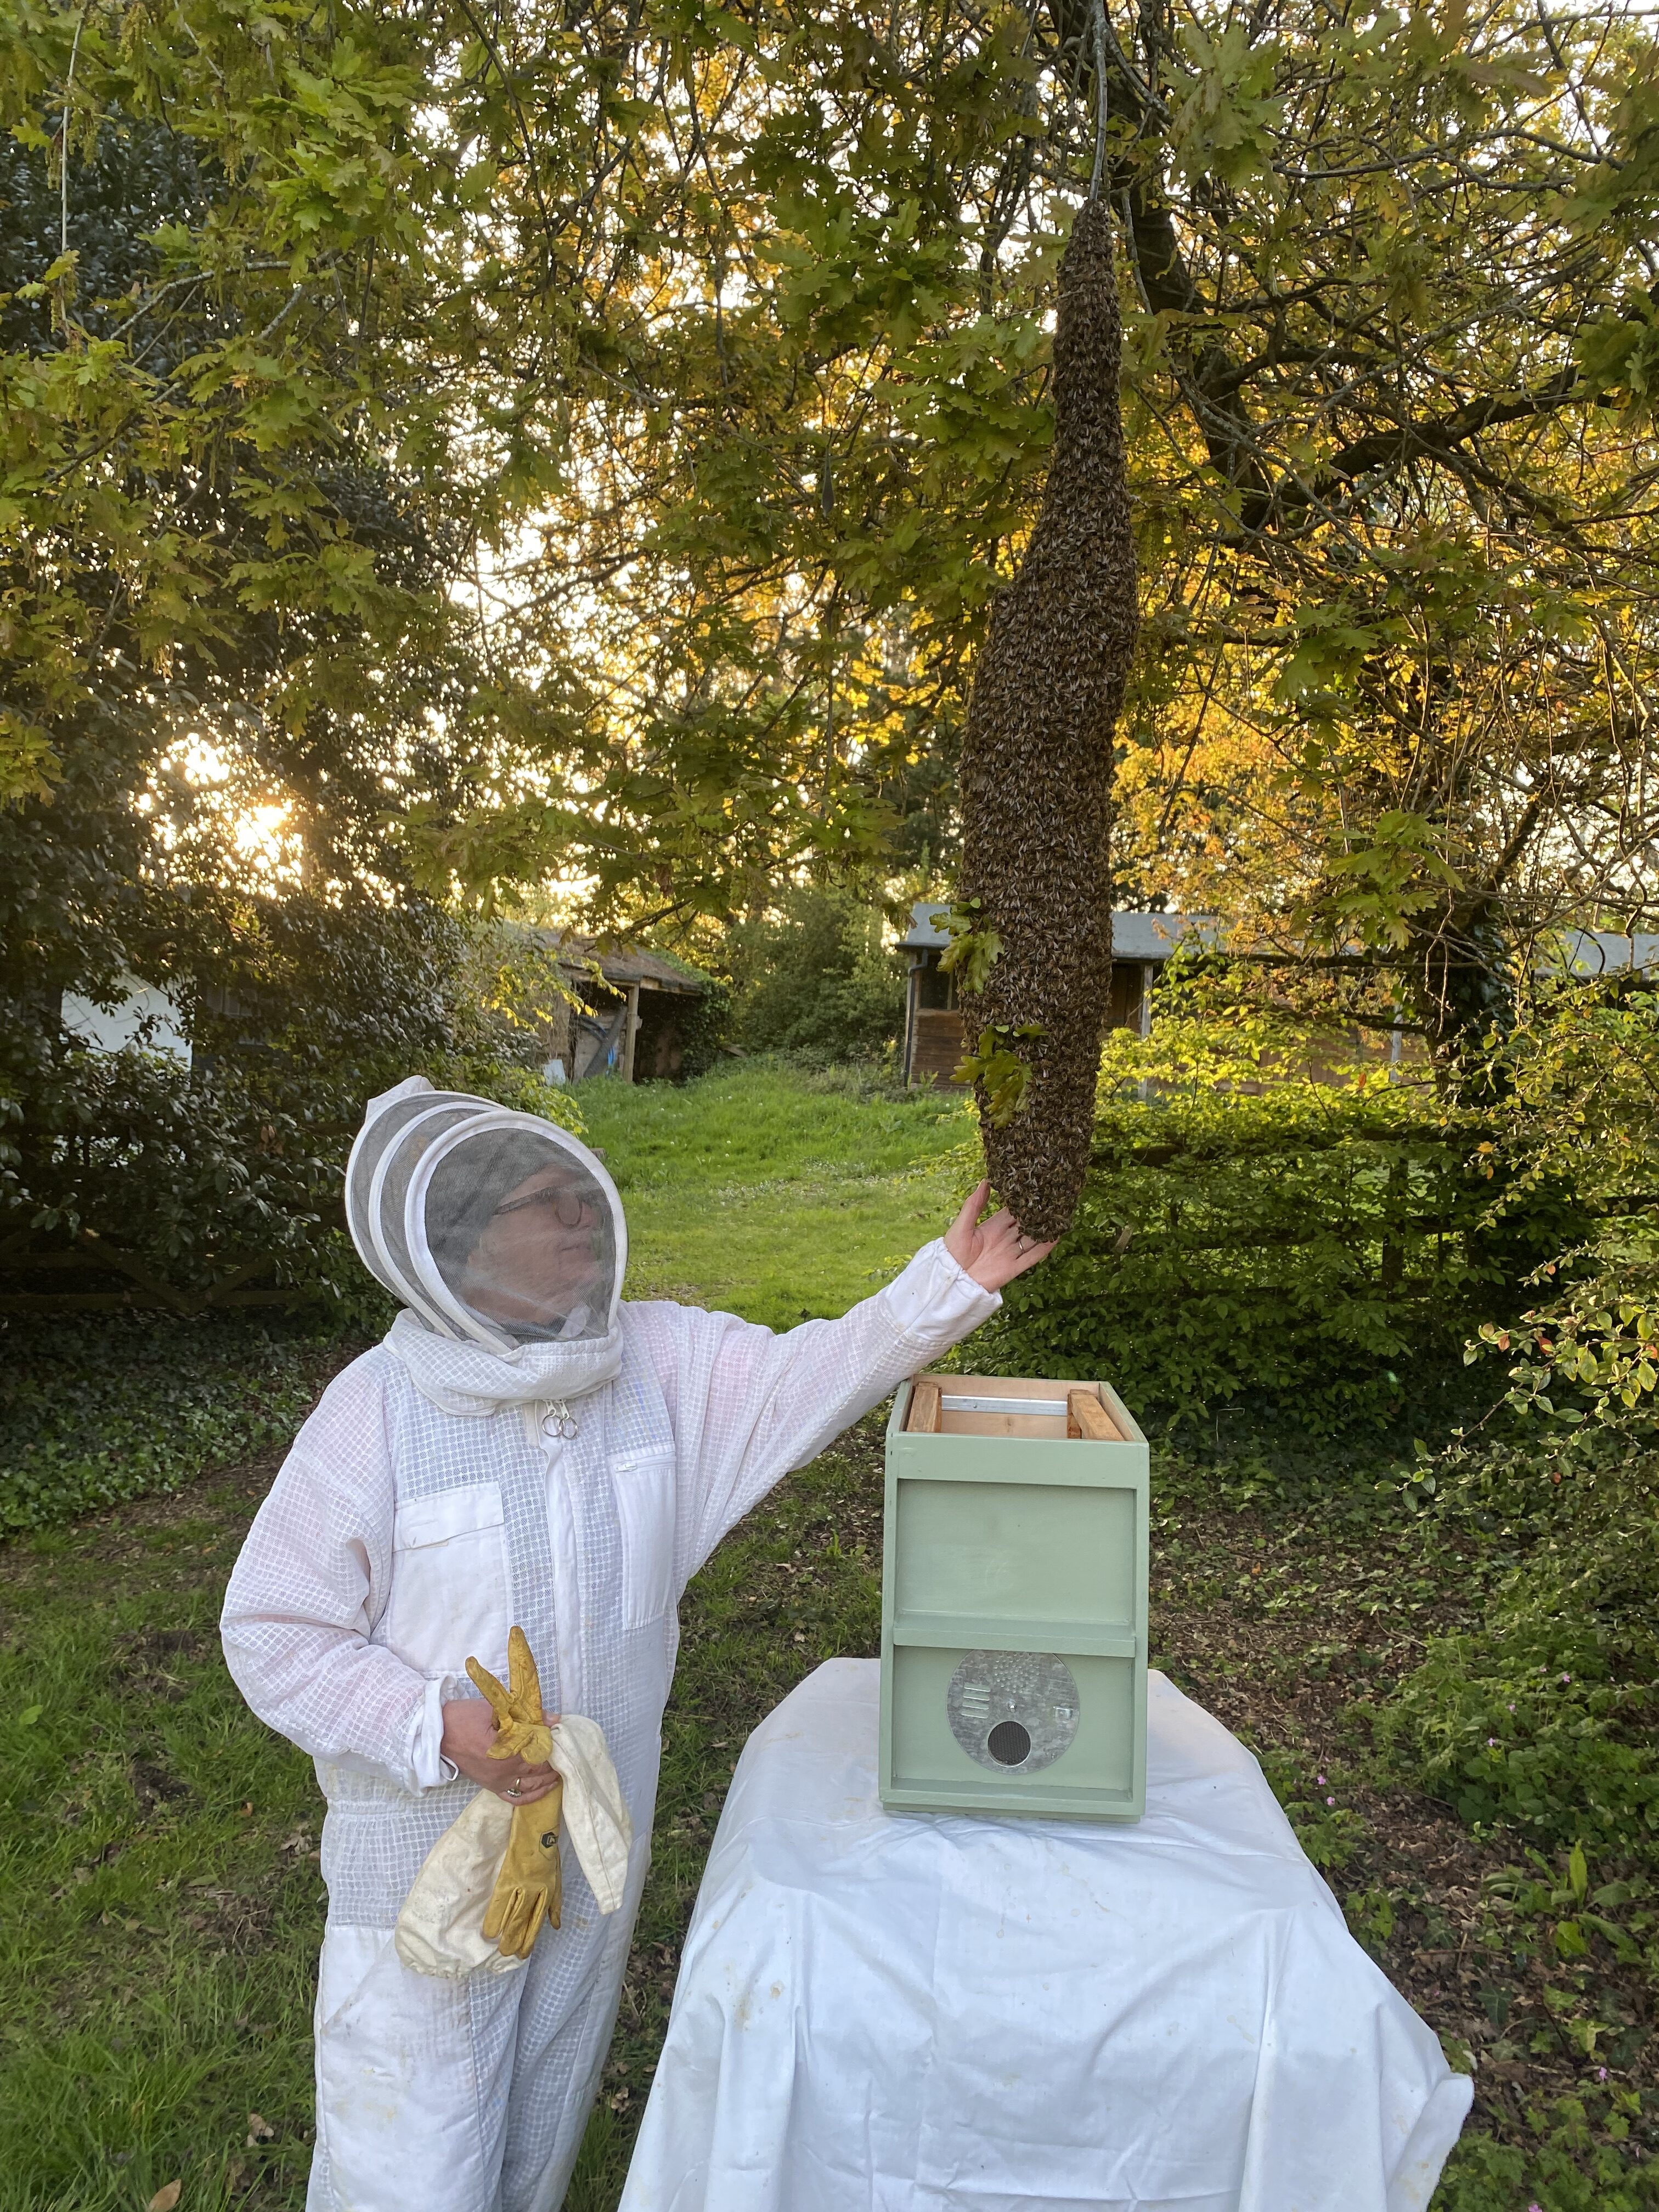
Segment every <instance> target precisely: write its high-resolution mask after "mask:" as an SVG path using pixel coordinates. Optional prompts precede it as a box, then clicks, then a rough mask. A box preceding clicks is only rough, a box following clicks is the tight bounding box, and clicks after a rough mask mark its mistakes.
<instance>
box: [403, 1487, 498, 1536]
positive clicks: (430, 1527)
mask: <svg viewBox="0 0 1659 2212" xmlns="http://www.w3.org/2000/svg"><path fill="white" fill-rule="evenodd" d="M504 1518H505V1516H504V1515H503V1513H502V1510H501V1485H500V1483H498V1482H471V1483H468V1484H466V1485H465V1487H463V1488H462V1489H459V1490H441V1491H439V1492H436V1493H435V1495H434V1496H433V1497H431V1498H407V1499H405V1500H404V1504H401V1505H400V1506H399V1507H398V1517H397V1520H396V1521H395V1522H394V1523H393V1526H392V1543H393V1545H394V1547H396V1548H397V1549H398V1551H400V1552H403V1551H408V1550H410V1548H412V1547H414V1546H415V1545H416V1544H447V1542H448V1541H449V1539H450V1538H451V1537H452V1536H465V1534H467V1533H468V1531H469V1530H470V1529H473V1528H500V1526H501V1522H502V1520H503V1519H504Z"/></svg>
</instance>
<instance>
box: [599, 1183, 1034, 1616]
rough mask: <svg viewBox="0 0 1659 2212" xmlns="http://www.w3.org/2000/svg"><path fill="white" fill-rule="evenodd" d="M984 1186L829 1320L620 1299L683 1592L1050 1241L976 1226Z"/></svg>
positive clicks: (953, 1340) (1002, 1223)
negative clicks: (885, 1280)
mask: <svg viewBox="0 0 1659 2212" xmlns="http://www.w3.org/2000/svg"><path fill="white" fill-rule="evenodd" d="M986 1199H987V1185H986V1184H984V1183H981V1185H980V1186H979V1188H978V1189H977V1190H975V1191H974V1192H973V1193H971V1194H970V1195H969V1198H968V1200H967V1202H966V1203H965V1204H964V1205H963V1208H962V1210H961V1212H959V1213H958V1214H957V1218H956V1220H955V1221H954V1222H953V1223H952V1224H951V1227H950V1229H949V1230H948V1231H946V1233H945V1236H944V1237H940V1238H939V1239H938V1240H937V1241H936V1242H935V1243H931V1244H926V1245H924V1246H923V1247H922V1249H921V1251H920V1252H918V1253H917V1254H916V1255H915V1259H914V1260H912V1261H911V1262H910V1264H909V1266H908V1267H906V1268H905V1270H904V1271H903V1273H902V1274H901V1275H899V1276H898V1277H897V1279H896V1280H895V1281H893V1282H891V1283H890V1284H889V1285H887V1287H886V1288H885V1289H884V1290H883V1291H878V1292H877V1294H876V1296H875V1297H870V1298H866V1299H864V1300H863V1301H862V1302H861V1303H860V1304H858V1305H855V1306H854V1307H853V1308H852V1309H851V1310H850V1311H848V1312H847V1313H845V1314H843V1315H842V1316H841V1318H840V1319H839V1320H837V1321H810V1322H802V1324H801V1326H800V1327H799V1328H792V1329H790V1330H788V1331H787V1334H783V1335H775V1334H773V1332H772V1331H771V1330H770V1329H766V1328H757V1327H756V1326H755V1325H754V1324H752V1323H751V1322H743V1321H739V1320H738V1319H737V1318H736V1316H733V1315H732V1314H725V1313H705V1312H702V1310H699V1309H697V1308H695V1307H688V1306H676V1305H668V1304H640V1305H635V1306H630V1307H629V1309H628V1315H629V1328H630V1330H632V1331H634V1332H635V1333H637V1334H638V1337H639V1339H640V1341H641V1343H642V1344H643V1346H645V1348H646V1349H647V1352H648V1353H649V1355H650V1358H651V1361H652V1364H653V1366H654V1367H655V1368H656V1370H657V1373H658V1375H659V1378H660V1380H661V1383H662V1386H663V1395H664V1396H665V1398H666V1400H667V1401H668V1410H669V1419H670V1420H671V1423H672V1425H673V1429H674V1437H675V1443H676V1445H677V1447H678V1474H679V1486H680V1513H679V1533H678V1544H677V1556H676V1561H675V1565H676V1570H677V1579H678V1588H679V1589H684V1585H685V1583H687V1582H688V1581H689V1580H690V1577H692V1576H693V1575H694V1574H695V1573H696V1571H697V1569H698V1568H699V1567H700V1566H701V1565H702V1563H703V1561H704V1560H705V1559H707V1558H708V1554H709V1553H711V1552H712V1551H713V1550H714V1547H715V1545H716V1544H718V1543H719V1541H720V1538H721V1537H722V1536H723V1535H724V1534H726V1531H727V1530H728V1529H729V1528H732V1527H733V1526H734V1525H735V1524H736V1523H737V1522H738V1521H740V1520H741V1519H742V1518H743V1516H744V1514H745V1513H747V1512H748V1511H749V1510H750V1507H751V1506H752V1505H754V1504H756V1502H757V1500H758V1499H759V1498H763V1497H764V1496H765V1494H766V1492H768V1491H769V1489H771V1487H772V1486H773V1485H774V1484H775V1482H777V1481H779V1480H781V1478H782V1477H783V1476H784V1475H786V1474H788V1473H789V1472H790V1470H791V1469H792V1468H798V1467H804V1466H805V1465H806V1463H807V1462H808V1461H809V1460H811V1459H814V1458H816V1457H817V1454H818V1453H819V1452H821V1451H822V1450H823V1448H824V1446H825V1445H826V1444H827V1443H829V1442H830V1441H831V1440H832V1439H833V1438H834V1437H838V1436H839V1435H840V1434H841V1432H842V1430H843V1429H845V1428H847V1427H848V1426H849V1425H850V1424H851V1423H853V1422H854V1421H856V1420H857V1419H860V1416H861V1415H863V1414H865V1413H868V1412H869V1411H870V1409H871V1407H872V1406H878V1405H879V1404H880V1403H881V1401H882V1400H883V1399H884V1398H885V1397H886V1396H887V1395H888V1394H889V1393H890V1391H891V1390H893V1389H896V1387H897V1385H898V1384H899V1383H902V1381H903V1380H904V1378H905V1376H908V1375H912V1374H914V1373H915V1370H917V1369H918V1368H921V1367H926V1366H928V1365H929V1364H931V1363H932V1362H933V1360H935V1359H938V1358H940V1357H941V1356H942V1355H943V1354H944V1353H945V1352H948V1351H949V1350H950V1349H951V1346H953V1345H956V1344H958V1343H960V1342H961V1340H962V1339H963V1337H964V1336H966V1335H968V1334H969V1333H970V1332H971V1331H972V1330H974V1329H975V1328H978V1327H979V1325H980V1323H981V1322H982V1321H984V1320H985V1319H986V1318H987V1316H989V1315H991V1314H993V1313H994V1312H995V1311H996V1310H997V1308H998V1307H999V1306H1000V1304H1001V1303H1002V1298H1001V1291H1002V1288H1003V1285H1005V1284H1006V1283H1010V1282H1012V1280H1013V1279H1014V1277H1015V1276H1016V1275H1020V1274H1023V1273H1024V1272H1025V1270H1026V1269H1027V1268H1028V1267H1035V1266H1036V1263H1037V1261H1039V1260H1042V1259H1043V1258H1044V1257H1046V1255H1048V1252H1050V1251H1051V1250H1052V1249H1053V1247H1052V1245H1049V1244H1042V1243H1036V1242H1035V1241H1034V1240H1032V1239H1031V1238H1029V1237H1024V1236H1022V1235H1021V1233H1020V1230H1019V1225H1018V1223H1017V1222H1016V1221H1015V1220H1014V1219H1013V1218H1012V1215H1010V1214H1009V1213H1007V1212H999V1213H995V1214H993V1215H992V1216H991V1218H989V1219H988V1220H987V1221H984V1222H981V1219H980V1215H981V1212H982V1211H983V1210H984V1206H985V1203H986Z"/></svg>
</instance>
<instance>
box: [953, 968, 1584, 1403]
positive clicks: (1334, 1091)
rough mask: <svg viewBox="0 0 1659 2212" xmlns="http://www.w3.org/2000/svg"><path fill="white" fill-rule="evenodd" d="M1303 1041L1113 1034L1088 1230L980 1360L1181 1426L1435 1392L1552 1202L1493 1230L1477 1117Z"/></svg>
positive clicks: (1201, 1028) (1028, 1281)
mask: <svg viewBox="0 0 1659 2212" xmlns="http://www.w3.org/2000/svg"><path fill="white" fill-rule="evenodd" d="M1293 1042H1294V1041H1293V1040H1292V1039H1291V1038H1290V1037H1288V1036H1286V1034H1285V1032H1284V1031H1283V1030H1281V1029H1279V1028H1278V1027H1277V1026H1276V1025H1274V1024H1272V1023H1269V1022H1267V1021H1265V1020H1264V1021H1261V1022H1256V1023H1254V1024H1253V1023H1251V1022H1250V1021H1249V1020H1247V1019H1245V1018H1239V1019H1238V1020H1237V1022H1236V1023H1234V1024H1231V1025H1228V1026H1220V1025H1218V1024H1215V1023H1213V1022H1211V1021H1206V1020H1203V1019H1200V1018H1196V1017H1189V1016H1188V1015H1185V1014H1183V1013H1182V1012H1179V1011H1177V1012H1176V1013H1175V1014H1174V1015H1172V1016H1170V1017H1167V1018H1163V1019H1160V1021H1159V1022H1158V1025H1157V1028H1156V1029H1155V1030H1154V1033H1153V1036H1152V1037H1151V1038H1150V1039H1148V1040H1146V1041H1145V1042H1143V1041H1142V1040H1140V1039H1139V1038H1134V1037H1132V1036H1129V1035H1128V1034H1127V1032H1126V1031H1123V1030H1115V1031H1114V1032H1113V1033H1112V1035H1111V1036H1110V1038H1109V1042H1108V1049H1107V1052H1106V1054H1105V1057H1104V1060H1103V1068H1102V1075H1101V1085H1100V1094H1099V1103H1098V1109H1097V1120H1096V1126H1095V1139H1094V1146H1093V1153H1092V1158H1091V1166H1090V1172H1089V1177H1088V1181H1087V1182H1086V1184H1085V1190H1084V1196H1083V1201H1082V1205H1081V1207H1080V1208H1079V1215H1078V1219H1077V1223H1076V1225H1075V1226H1074V1227H1073V1230H1072V1231H1071V1232H1070V1234H1069V1235H1068V1236H1067V1237H1066V1238H1065V1239H1064V1240H1063V1241H1062V1243H1060V1247H1059V1249H1057V1250H1056V1252H1055V1254H1054V1257H1053V1258H1052V1259H1051V1260H1050V1261H1048V1263H1047V1264H1046V1265H1045V1266H1044V1267H1042V1268H1039V1269H1038V1270H1036V1272H1035V1273H1032V1274H1030V1275H1029V1276H1024V1277H1022V1278H1021V1279H1019V1280H1018V1282H1016V1283H1015V1284H1014V1285H1012V1287H1011V1288H1010V1290H1009V1291H1008V1292H1007V1293H1006V1300H1005V1304H1004V1306H1003V1309H1002V1310H1001V1312H1000V1314H999V1315H997V1316H995V1317H994V1320H993V1321H992V1322H990V1323H989V1324H987V1328H985V1329H984V1330H983V1331H982V1332H981V1334H980V1336H979V1337H978V1338H976V1340H975V1353H974V1356H975V1359H976V1360H978V1359H980V1358H985V1357H987V1356H989V1357H990V1358H994V1361H995V1363H996V1364H997V1365H998V1366H999V1367H1000V1368H1001V1369H1003V1370H1006V1371H1010V1372H1017V1371H1024V1372H1027V1373H1041V1374H1054V1375H1094V1374H1106V1375H1109V1376H1111V1377H1112V1378H1113V1379H1114V1380H1115V1382H1117V1383H1119V1384H1120V1385H1121V1388H1122V1389H1123V1391H1124V1393H1125V1395H1126V1396H1127V1399H1128V1400H1129V1401H1130V1402H1131V1403H1132V1404H1133V1405H1135V1406H1137V1407H1146V1409H1148V1410H1149V1411H1152V1412H1154V1413H1162V1414H1164V1415H1167V1416H1170V1417H1172V1418H1174V1419H1197V1418H1200V1417H1202V1416H1204V1415H1206V1414H1207V1413H1211V1412H1212V1411H1213V1409H1215V1408H1216V1407H1220V1406H1223V1405H1233V1404H1244V1405H1254V1406H1256V1407H1263V1408H1271V1409H1276V1410H1277V1411H1278V1412H1279V1413H1285V1414H1291V1415H1293V1416H1294V1417H1295V1418H1296V1419H1297V1420H1299V1421H1300V1422H1302V1423H1303V1424H1304V1425H1306V1426H1308V1427H1309V1428H1310V1429H1313V1430H1315V1431H1325V1432H1331V1431H1337V1430H1340V1429H1341V1428H1343V1427H1345V1426H1346V1425H1351V1424H1352V1423H1354V1422H1356V1421H1364V1420H1372V1419H1377V1418H1379V1417H1382V1416H1385V1415H1387V1414H1389V1413H1392V1412H1393V1411H1395V1409H1397V1408H1398V1407H1400V1406H1401V1403H1402V1402H1403V1399H1404V1395H1405V1386H1404V1383H1402V1380H1401V1376H1402V1373H1403V1371H1404V1370H1405V1369H1406V1368H1407V1365H1408V1364H1409V1365H1410V1367H1411V1368H1412V1370H1413V1383H1414V1385H1415V1386H1416V1387H1417V1388H1419V1389H1420V1388H1421V1386H1422V1384H1423V1382H1424V1380H1425V1369H1426V1368H1431V1367H1438V1368H1439V1369H1440V1370H1443V1372H1445V1373H1448V1374H1449V1373H1451V1372H1453V1371H1455V1367H1456V1364H1457V1355H1458V1352H1459V1350H1460V1348H1461V1346H1462V1342H1463V1340H1464V1338H1465V1336H1466V1335H1467V1334H1468V1330H1469V1329H1470V1328H1471V1327H1473V1325H1474V1322H1475V1321H1476V1319H1477V1318H1479V1317H1480V1316H1481V1315H1482V1314H1483V1313H1490V1312H1492V1310H1494V1308H1496V1310H1499V1311H1503V1310H1506V1309H1505V1304H1504V1302H1505V1300H1506V1298H1507V1297H1508V1296H1509V1293H1510V1285H1511V1284H1512V1283H1513V1280H1514V1279H1515V1275H1516V1273H1518V1262H1517V1258H1516V1252H1517V1249H1519V1250H1520V1251H1521V1252H1522V1253H1523V1254H1524V1253H1526V1252H1527V1251H1528V1242H1527V1240H1528V1239H1530V1240H1531V1243H1530V1256H1531V1257H1532V1258H1534V1259H1535V1258H1536V1257H1537V1256H1538V1249H1539V1243H1538V1240H1539V1239H1540V1237H1545V1238H1547V1237H1548V1235H1549V1230H1548V1227H1547V1226H1546V1227H1544V1228H1541V1227H1540V1224H1539V1222H1538V1220H1537V1219H1536V1218H1534V1217H1535V1215H1536V1213H1537V1212H1539V1211H1540V1210H1541V1207H1542V1199H1541V1194H1534V1200H1533V1211H1532V1212H1529V1213H1527V1214H1525V1215H1522V1214H1520V1213H1517V1215H1516V1218H1514V1219H1512V1220H1511V1221H1510V1222H1509V1223H1507V1224H1506V1225H1505V1226H1504V1231H1503V1232H1502V1235H1501V1237H1498V1238H1494V1237H1491V1236H1489V1235H1488V1234H1487V1232H1486V1229H1485V1227H1484V1217H1485V1215H1486V1211H1487V1207H1488V1205H1489V1200H1490V1189H1489V1186H1488V1185H1487V1183H1486V1180H1485V1177H1484V1176H1483V1175H1482V1174H1481V1173H1480V1172H1478V1171H1475V1170H1472V1169H1471V1166H1470V1164H1469V1163H1470V1158H1471V1155H1472V1153H1473V1152H1474V1147H1475V1146H1476V1144H1477V1143H1478V1141H1479V1140H1480V1134H1481V1127H1482V1125H1480V1124H1479V1123H1477V1122H1476V1121H1474V1118H1473V1117H1472V1116H1471V1115H1468V1114H1467V1113H1463V1112H1462V1111H1459V1110H1457V1109H1451V1108H1449V1107H1447V1106H1445V1105H1443V1103H1441V1102H1440V1101H1439V1100H1437V1097H1435V1095H1434V1094H1433V1092H1432V1091H1431V1090H1429V1089H1428V1088H1427V1087H1425V1085H1421V1084H1419V1083H1416V1082H1403V1081H1398V1080H1390V1079H1389V1077H1388V1075H1387V1073H1386V1072H1378V1073H1375V1074H1373V1075H1370V1076H1369V1077H1368V1076H1365V1075H1364V1074H1362V1075H1361V1076H1360V1077H1359V1078H1358V1079H1357V1080H1355V1081H1354V1082H1353V1083H1352V1084H1351V1085H1347V1086H1346V1087H1341V1088H1339V1087H1334V1086H1332V1085H1326V1084H1321V1083H1316V1082H1314V1081H1311V1080H1310V1079H1307V1078H1305V1077H1304V1076H1300V1075H1297V1074H1296V1073H1293V1072H1291V1071H1292V1067H1293V1060H1292V1059H1291V1045H1292V1043H1293ZM1545 1249H1547V1243H1546V1245H1545Z"/></svg>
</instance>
